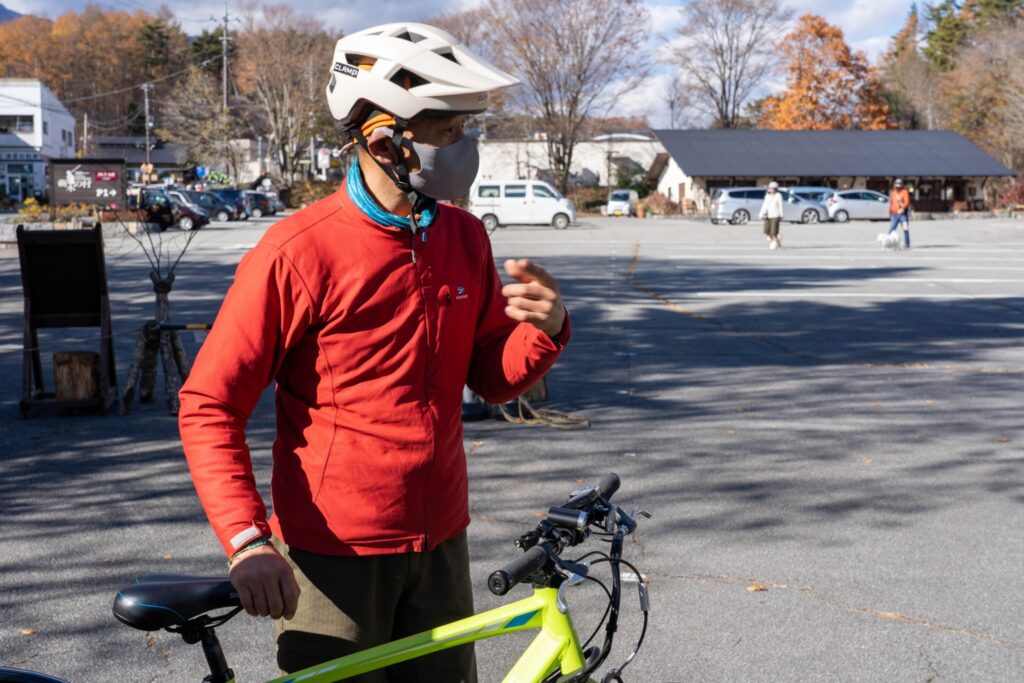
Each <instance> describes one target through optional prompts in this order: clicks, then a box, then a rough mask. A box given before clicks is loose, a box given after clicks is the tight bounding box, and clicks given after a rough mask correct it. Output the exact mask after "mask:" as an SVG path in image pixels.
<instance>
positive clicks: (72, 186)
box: [49, 159, 126, 208]
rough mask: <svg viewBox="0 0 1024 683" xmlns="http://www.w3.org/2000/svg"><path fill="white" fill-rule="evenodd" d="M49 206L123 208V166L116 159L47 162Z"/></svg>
mask: <svg viewBox="0 0 1024 683" xmlns="http://www.w3.org/2000/svg"><path fill="white" fill-rule="evenodd" d="M49 166H50V203H51V204H52V205H53V206H67V205H69V204H100V205H103V206H110V207H113V208H117V207H123V206H125V203H126V198H125V186H126V185H125V181H126V177H125V168H124V167H125V164H124V161H123V160H120V159H51V160H50V162H49Z"/></svg>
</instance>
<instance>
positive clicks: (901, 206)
mask: <svg viewBox="0 0 1024 683" xmlns="http://www.w3.org/2000/svg"><path fill="white" fill-rule="evenodd" d="M900 225H902V226H903V246H904V247H905V248H907V249H910V192H908V191H907V189H906V188H905V187H903V180H902V179H901V178H897V179H896V180H895V181H894V182H893V184H892V191H890V192H889V234H890V235H891V234H892V233H894V232H896V230H897V229H898V228H899V227H900Z"/></svg>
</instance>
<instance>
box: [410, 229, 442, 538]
mask: <svg viewBox="0 0 1024 683" xmlns="http://www.w3.org/2000/svg"><path fill="white" fill-rule="evenodd" d="M424 237H426V235H424ZM424 241H426V240H424ZM409 253H410V254H412V263H413V266H412V267H413V271H414V272H415V273H416V287H417V288H418V289H419V297H420V301H421V305H422V306H423V325H424V327H425V329H424V335H423V344H424V347H425V355H424V357H423V399H424V401H425V402H426V406H427V420H428V421H429V423H430V424H429V428H430V432H431V436H432V437H433V438H432V439H431V453H430V471H433V466H434V460H435V459H436V457H437V431H436V429H435V427H434V416H433V413H432V412H431V409H430V354H431V350H430V348H431V347H430V336H431V325H430V308H429V306H428V305H427V298H426V297H425V296H424V295H423V280H422V278H421V277H420V269H419V266H418V265H417V264H418V261H417V258H416V234H415V233H413V232H412V231H411V230H410V231H409ZM425 484H426V486H425V487H424V490H426V488H427V486H429V485H430V484H431V481H430V478H429V472H428V477H427V481H426V482H425ZM422 504H423V518H422V519H423V543H424V545H425V548H424V551H428V550H430V527H429V523H428V521H427V520H428V519H429V514H430V511H429V510H428V509H427V499H426V495H425V494H424V496H423V500H422Z"/></svg>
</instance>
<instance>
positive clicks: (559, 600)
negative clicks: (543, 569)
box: [555, 562, 590, 614]
mask: <svg viewBox="0 0 1024 683" xmlns="http://www.w3.org/2000/svg"><path fill="white" fill-rule="evenodd" d="M565 564H566V565H571V566H573V567H577V568H579V569H581V570H582V572H579V573H578V572H575V571H572V570H569V578H567V579H566V580H565V581H563V582H562V584H561V585H560V586H559V587H558V595H557V597H556V598H555V606H556V607H557V608H558V611H559V612H561V613H562V614H568V613H569V603H567V602H566V601H565V589H566V588H569V587H570V586H578V585H580V584H581V583H583V581H584V579H586V578H587V572H588V571H590V566H589V565H587V564H585V563H583V564H577V563H575V562H566V563H565ZM559 566H562V564H561V563H559Z"/></svg>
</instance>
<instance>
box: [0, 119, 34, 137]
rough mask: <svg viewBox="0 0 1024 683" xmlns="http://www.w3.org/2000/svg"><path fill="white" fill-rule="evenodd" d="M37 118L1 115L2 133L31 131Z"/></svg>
mask: <svg viewBox="0 0 1024 683" xmlns="http://www.w3.org/2000/svg"><path fill="white" fill-rule="evenodd" d="M34 130H35V119H34V118H33V117H31V116H17V115H14V116H11V115H6V116H0V133H31V132H32V131H34Z"/></svg>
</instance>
